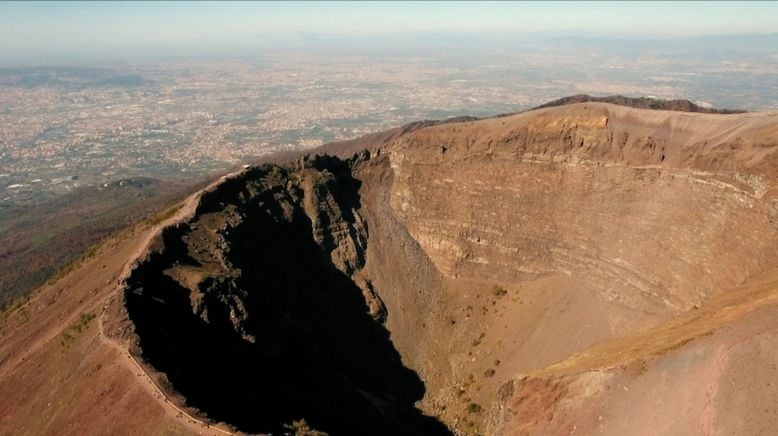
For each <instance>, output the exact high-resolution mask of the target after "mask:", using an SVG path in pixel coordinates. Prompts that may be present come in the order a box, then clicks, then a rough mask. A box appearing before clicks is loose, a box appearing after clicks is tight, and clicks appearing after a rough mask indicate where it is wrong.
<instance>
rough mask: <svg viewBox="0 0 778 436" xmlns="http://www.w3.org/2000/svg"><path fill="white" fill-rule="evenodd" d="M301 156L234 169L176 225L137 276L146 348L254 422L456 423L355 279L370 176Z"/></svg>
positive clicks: (224, 415) (198, 400)
mask: <svg viewBox="0 0 778 436" xmlns="http://www.w3.org/2000/svg"><path fill="white" fill-rule="evenodd" d="M297 165H298V166H297V167H296V168H293V169H283V168H280V167H269V166H266V167H262V168H258V169H252V170H249V171H247V172H245V173H244V174H242V175H241V176H239V177H238V178H236V179H231V180H227V181H226V182H224V183H223V184H222V185H221V186H219V187H218V188H217V189H215V190H213V191H211V192H209V193H206V194H204V196H203V198H202V200H201V202H200V205H199V207H198V210H197V212H196V214H195V216H194V217H193V218H192V219H190V220H188V221H187V222H186V223H182V224H179V225H177V226H175V227H169V228H167V229H166V230H165V231H164V232H163V235H162V238H161V240H160V241H157V243H156V246H155V248H154V249H153V250H152V251H151V252H150V253H149V255H148V256H147V257H146V259H145V260H144V261H142V262H141V263H140V264H139V265H138V266H137V267H136V269H135V270H134V271H133V273H132V275H131V277H130V278H129V279H128V282H127V292H126V305H127V310H128V313H129V316H130V319H131V320H132V321H133V323H134V325H135V331H136V333H137V339H138V343H137V345H139V349H138V348H136V349H135V352H136V354H137V353H139V354H140V355H141V357H142V358H143V359H144V360H145V361H146V362H147V363H148V364H150V365H151V366H153V367H154V368H155V369H156V370H158V371H160V372H161V373H164V374H165V375H166V377H167V380H168V381H169V383H170V387H171V388H172V389H173V390H174V391H175V392H177V393H179V394H180V395H182V396H183V397H184V398H185V402H186V405H187V406H189V407H191V408H195V409H199V410H200V411H201V412H202V413H203V414H204V415H206V416H207V417H209V418H211V419H213V420H215V421H223V422H226V423H228V424H231V425H233V426H234V427H236V428H238V429H239V430H241V431H246V432H252V433H254V432H273V433H274V434H279V433H283V432H289V431H291V430H290V424H292V423H293V422H294V421H299V420H301V419H304V420H305V422H306V423H307V424H308V425H310V427H312V428H314V429H316V430H320V431H325V432H330V433H333V434H447V433H448V431H447V429H446V427H445V426H443V425H442V424H440V423H439V422H438V421H437V420H435V419H433V418H430V417H427V416H424V415H423V414H422V413H421V412H420V411H419V410H418V409H416V408H415V406H414V403H415V402H416V401H418V400H420V399H421V398H422V396H423V394H424V385H423V383H422V381H421V380H420V378H419V377H418V376H417V375H416V373H415V372H413V371H412V370H410V369H408V368H406V367H405V366H403V364H402V362H401V359H400V355H399V354H398V352H397V351H396V350H395V348H394V347H393V345H392V342H391V341H390V339H389V332H388V331H387V330H386V328H385V327H384V326H383V325H382V323H381V322H380V321H381V316H382V314H381V310H372V311H371V310H370V308H369V307H368V306H367V304H366V299H365V297H364V296H363V294H364V290H363V289H361V288H360V286H358V285H357V284H356V283H355V281H354V279H353V273H354V271H356V270H358V269H359V268H360V267H361V266H362V265H363V263H364V252H365V248H366V243H367V227H366V224H365V223H364V221H363V220H362V219H361V217H360V216H359V214H358V210H359V208H360V204H359V201H360V199H359V195H358V189H359V182H358V181H357V180H355V179H353V178H352V177H351V175H350V172H349V171H350V170H349V168H348V165H347V163H345V162H342V161H339V160H337V159H330V158H315V159H312V160H305V161H300V162H298V164H297ZM367 286H369V284H368V285H367ZM364 287H365V285H364V284H363V286H362V288H364Z"/></svg>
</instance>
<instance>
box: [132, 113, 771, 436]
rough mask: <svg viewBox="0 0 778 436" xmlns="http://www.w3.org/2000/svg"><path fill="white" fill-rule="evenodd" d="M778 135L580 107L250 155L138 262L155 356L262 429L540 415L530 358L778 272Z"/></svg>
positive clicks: (738, 118)
mask: <svg viewBox="0 0 778 436" xmlns="http://www.w3.org/2000/svg"><path fill="white" fill-rule="evenodd" d="M717 117H718V118H717ZM776 130H777V129H776V127H775V123H774V122H772V120H767V121H765V120H764V119H762V118H759V117H756V116H750V115H732V116H729V115H728V116H716V115H699V114H693V115H692V114H679V113H669V112H649V111H640V110H635V109H627V108H616V107H614V106H610V105H605V104H588V105H584V104H580V105H573V106H569V107H562V108H553V109H548V110H541V111H536V112H531V113H526V114H521V115H517V116H513V117H508V118H496V119H490V120H483V121H477V122H463V123H455V124H448V125H442V126H433V127H428V128H424V129H421V130H418V131H415V132H411V133H408V134H404V135H403V136H400V137H399V138H393V139H392V142H391V143H385V144H378V145H375V146H373V147H369V148H368V149H367V150H365V151H362V152H359V153H357V155H355V156H354V157H353V158H349V159H340V158H336V157H325V156H315V157H306V158H303V159H300V160H298V161H296V162H294V163H290V164H289V165H286V166H263V167H258V168H252V169H249V170H247V171H245V172H243V173H242V174H241V175H239V176H236V177H234V178H231V179H228V180H225V181H224V182H223V183H221V184H220V185H219V186H218V187H217V188H216V189H214V190H213V191H211V192H208V193H205V194H204V195H203V197H202V199H201V202H200V205H199V207H198V209H197V212H196V214H195V216H194V217H192V218H191V219H189V220H187V221H186V222H182V223H180V224H178V225H176V226H173V227H169V228H167V229H166V230H165V231H164V233H163V235H162V237H161V238H160V240H159V241H157V243H156V244H155V246H154V248H153V249H152V250H151V251H150V252H149V253H148V254H147V255H146V257H145V258H144V259H142V260H141V261H140V262H139V263H138V265H137V266H136V267H135V269H134V270H133V272H132V274H131V276H130V278H129V279H128V280H127V284H126V292H125V300H126V309H127V314H128V316H129V319H130V320H131V321H132V325H133V329H134V333H133V335H134V336H133V337H134V338H135V347H134V348H133V353H135V354H136V355H138V356H140V357H142V359H144V360H145V361H146V362H147V363H148V365H150V366H151V367H153V368H154V369H155V370H156V371H159V372H160V373H161V374H163V375H164V376H165V377H166V379H167V381H168V382H169V386H168V388H169V389H170V390H171V391H172V392H176V393H178V394H180V395H181V396H182V397H183V398H184V401H185V403H186V405H187V406H189V407H191V408H195V409H198V410H199V411H200V412H201V413H202V414H203V415H205V416H207V417H208V418H210V419H213V420H217V421H224V422H226V423H228V424H230V425H232V426H234V427H235V428H237V429H239V430H241V431H245V432H274V433H276V434H277V433H283V432H285V431H292V430H290V429H289V427H288V426H287V425H288V424H291V423H292V422H293V421H296V420H300V419H305V421H306V422H307V423H308V424H309V425H310V426H311V427H313V428H315V429H317V430H321V431H325V432H330V433H332V434H446V433H448V432H454V433H458V434H471V433H472V434H477V433H484V432H497V433H510V432H511V428H514V429H524V430H526V429H527V427H526V425H525V424H526V423H525V422H523V421H521V420H522V419H524V418H526V419H530V418H531V417H527V416H525V415H526V413H525V412H522V411H520V410H513V409H510V410H508V409H505V408H504V407H506V405H507V404H514V405H515V403H516V402H517V401H518V400H517V399H516V398H513V396H514V395H520V394H521V393H520V392H515V390H517V389H518V388H516V389H514V387H515V386H520V384H515V383H514V381H513V380H514V378H515V377H516V376H517V375H518V374H523V373H530V372H532V371H535V370H538V369H541V368H544V367H547V366H548V365H551V364H554V363H556V362H559V361H562V360H564V359H565V358H567V357H568V356H570V355H572V354H574V353H578V352H581V351H584V350H586V349H588V348H590V347H591V346H593V345H594V344H597V343H601V342H603V341H608V340H611V339H614V338H622V337H629V336H630V335H636V334H640V333H641V332H645V331H648V330H649V329H651V328H653V327H655V326H658V325H660V324H661V323H663V322H667V321H668V320H671V319H673V318H675V317H678V316H679V315H682V314H685V313H690V312H691V311H695V310H697V309H699V308H701V307H705V305H706V304H707V303H708V302H709V301H712V300H713V299H716V298H717V297H718V296H719V295H721V294H723V293H725V292H726V291H728V290H730V289H733V288H736V287H738V286H739V285H741V284H742V283H744V282H747V281H748V280H749V278H750V277H752V276H753V275H755V274H756V273H759V272H763V271H766V270H770V269H772V268H775V267H776V263H777V262H778V236H776V229H777V228H778V224H776V222H777V221H776V220H777V219H778V203H777V202H776V197H777V196H778V193H777V191H776V188H775V179H776V169H778V165H776V163H777V162H778V159H777V158H776V156H777V154H776V146H775V144H776V141H775V138H776V137H777V136H778V134H777V132H776ZM390 333H391V335H390ZM422 380H423V381H422ZM531 383H540V384H541V385H543V386H549V383H551V384H553V382H549V381H545V382H544V381H537V382H535V381H526V382H524V384H525V385H527V386H530V385H531ZM543 383H545V384H543ZM501 386H503V387H502V389H501V388H500V387H501ZM560 389H561V388H560ZM498 392H499V394H498ZM566 392H567V391H565V393H560V394H559V395H557V396H556V397H553V396H552V397H549V398H546V397H538V398H535V399H534V400H533V401H534V402H532V404H535V405H537V404H540V403H543V402H544V401H545V402H549V404H546V405H545V406H543V407H542V413H545V414H548V413H549V411H551V410H553V408H554V407H555V406H554V401H558V400H559V398H561V396H564V395H566ZM517 398H518V397H517ZM522 398H523V397H522ZM522 401H524V400H522ZM528 401H529V400H528ZM538 402H540V403H538ZM525 403H526V402H525ZM523 404H524V403H523ZM543 404H545V403H543ZM511 407H514V409H515V408H516V407H518V406H511ZM537 407H540V406H537ZM506 410H507V411H506ZM511 410H513V411H512V412H511ZM539 410H540V409H539ZM498 412H499V413H498ZM522 413H525V415H522ZM538 413H540V412H538ZM552 415H553V413H552ZM522 416H524V418H521V417H522ZM544 416H545V415H544ZM433 417H434V418H433ZM549 419H550V418H549ZM511 426H513V427H511ZM557 430H558V429H557ZM544 431H552V432H553V431H555V429H554V428H550V429H549V428H547V429H545V430H544Z"/></svg>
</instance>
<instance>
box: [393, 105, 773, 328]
mask: <svg viewBox="0 0 778 436" xmlns="http://www.w3.org/2000/svg"><path fill="white" fill-rule="evenodd" d="M560 112H563V111H560V110H557V111H555V112H554V114H553V119H551V118H549V117H543V116H542V115H541V116H538V114H531V115H532V116H531V117H530V116H524V117H523V118H524V119H526V120H527V122H524V123H520V122H515V121H514V125H513V126H512V127H511V128H510V129H488V128H487V127H486V126H485V125H486V124H487V123H492V124H494V123H498V122H499V121H495V120H487V121H485V122H483V123H477V124H472V125H459V126H457V127H452V128H450V129H439V128H432V129H426V130H424V131H421V132H419V133H418V134H415V135H411V136H409V137H407V138H404V139H403V140H401V141H399V142H398V144H396V146H395V147H394V148H393V149H392V154H391V161H392V168H393V169H394V171H395V173H396V177H395V187H394V188H393V197H392V207H393V209H394V210H395V211H397V214H398V216H399V217H401V219H402V220H403V222H404V223H405V224H406V226H407V228H408V229H409V230H410V232H411V233H412V234H413V236H414V237H415V239H416V240H418V241H419V243H420V244H421V245H422V246H423V247H424V249H425V251H426V252H427V253H429V254H430V256H431V257H432V259H433V260H434V262H435V264H436V265H437V266H438V268H439V269H440V271H442V272H443V273H445V274H446V275H448V276H451V277H471V278H472V277H493V278H494V280H497V281H500V282H507V283H512V282H517V281H522V280H527V279H531V278H533V277H537V276H542V275H544V274H554V273H562V274H565V275H568V276H571V277H575V278H576V279H577V280H578V281H580V282H581V285H582V288H586V289H588V290H590V291H597V292H600V293H602V294H603V295H604V296H605V298H606V299H608V300H610V301H616V302H619V303H621V304H624V305H626V306H628V307H630V308H632V309H638V310H649V311H652V312H654V313H667V312H668V310H669V311H670V312H680V311H683V310H688V309H690V308H691V307H693V306H695V305H700V304H701V303H702V302H704V301H705V300H706V299H707V298H709V297H711V296H712V295H714V294H715V293H716V292H719V291H721V290H724V289H727V288H730V287H732V286H735V285H737V284H739V283H742V282H743V281H744V280H745V279H746V278H747V277H749V276H751V275H752V274H754V273H755V272H758V271H761V270H762V269H764V268H766V267H768V266H772V265H774V263H775V260H774V259H775V258H776V254H778V251H776V249H777V248H778V244H776V242H778V241H777V240H776V232H775V230H776V223H775V215H776V209H775V202H774V201H772V200H774V199H771V198H765V194H766V193H767V187H768V186H770V184H769V182H768V181H769V180H770V179H774V174H770V173H769V172H768V173H761V174H760V172H759V171H760V169H759V168H753V167H755V166H756V165H754V163H760V164H761V163H763V162H760V161H761V160H762V159H761V157H762V156H761V154H762V153H764V151H766V150H768V149H771V148H772V149H773V150H774V146H770V145H768V144H749V145H745V144H744V143H743V142H744V140H743V139H742V138H739V137H735V136H730V137H729V138H724V139H719V141H718V143H713V144H710V143H707V141H701V142H688V141H693V137H694V136H695V135H698V134H699V132H698V130H699V129H700V128H701V126H700V125H703V124H704V121H703V120H688V121H689V123H690V125H688V126H679V127H671V129H672V130H671V131H670V132H663V131H659V132H656V131H655V132H654V133H653V134H652V135H650V136H644V135H641V134H635V133H634V132H635V131H636V130H637V131H638V133H642V132H639V130H640V129H643V130H645V131H647V132H648V131H650V129H651V128H652V127H653V126H650V123H645V124H648V126H639V125H638V126H636V125H635V123H634V122H630V123H629V124H630V125H626V124H627V123H628V121H627V122H625V120H623V119H618V118H617V119H616V120H615V122H613V123H612V124H611V125H609V118H612V116H609V115H610V114H609V113H608V109H607V107H604V106H594V107H591V108H590V109H589V110H588V111H585V112H584V113H583V114H581V111H580V110H579V111H577V113H576V114H575V115H574V116H570V115H567V114H564V113H562V114H560ZM678 117H680V115H675V116H673V117H671V116H667V117H666V121H665V122H671V121H673V120H674V119H677V118H678ZM521 119H522V117H518V118H517V120H521ZM657 124H660V123H657ZM660 126H661V124H660ZM657 127H659V126H656V127H653V128H654V129H656V128H657ZM456 129H460V130H461V133H460V134H458V135H456V134H454V135H452V134H451V130H456ZM758 139H762V138H758ZM711 142H713V139H711ZM736 147H741V148H752V149H754V150H753V153H750V154H749V153H742V154H740V155H738V153H732V152H731V150H732V149H735V148H736ZM725 150H729V151H730V152H729V154H727V155H725V154H724V153H723V151H725ZM717 155H718V156H717ZM719 156H720V157H719ZM774 156H775V155H774V154H773V155H772V157H773V158H774ZM749 159H750V160H751V162H749V161H748V160H749ZM752 170H756V172H755V171H752ZM762 171H763V170H762ZM732 229H740V230H741V231H732ZM746 229H747V230H746ZM646 253H652V255H649V256H647V255H646Z"/></svg>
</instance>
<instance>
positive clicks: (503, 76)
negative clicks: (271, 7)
mask: <svg viewBox="0 0 778 436" xmlns="http://www.w3.org/2000/svg"><path fill="white" fill-rule="evenodd" d="M773 39H775V38H773ZM734 43H737V41H735V42H734ZM481 44H482V42H481ZM501 44H503V46H500V47H496V48H495V49H494V50H492V51H489V50H485V51H481V52H475V51H468V48H467V46H465V47H464V48H463V49H462V50H440V51H439V53H438V54H437V55H430V54H429V53H425V52H423V51H420V52H419V54H413V55H402V56H400V55H392V54H381V55H371V54H365V55H361V56H356V55H343V54H337V53H336V54H329V55H327V54H318V55H316V54H311V53H300V54H298V55H290V54H289V53H268V54H264V55H262V56H261V57H258V58H256V59H249V60H245V59H243V60H229V61H224V60H222V61H218V62H217V61H207V60H196V61H184V60H182V61H177V62H169V63H164V64H162V63H161V64H155V65H147V66H131V67H130V66H121V67H100V68H93V67H90V68H87V67H46V68H5V69H0V208H2V207H7V206H9V205H20V204H29V203H35V202H39V201H41V200H44V199H46V198H50V197H52V196H56V195H58V194H61V193H65V192H68V191H69V190H71V189H73V188H74V187H77V186H83V185H94V186H101V185H102V184H106V183H109V182H111V181H115V180H119V179H122V178H127V177H134V176H150V177H155V178H161V179H182V178H190V177H196V176H201V175H204V174H208V173H212V172H216V171H219V170H224V169H226V168H228V167H230V166H232V165H234V164H236V163H240V162H244V161H246V160H250V159H252V158H255V157H258V156H262V155H265V154H268V153H273V152H276V151H279V150H300V149H309V148H312V147H315V146H318V145H321V144H324V143H326V142H329V141H335V140H341V139H348V138H353V137H357V136H360V135H362V134H365V133H369V132H373V131H378V130H382V129H386V128H389V127H393V126H397V125H401V124H404V123H407V122H410V121H415V120H420V119H441V118H447V117H452V116H459V115H473V116H477V117H484V116H491V115H496V114H500V113H508V112H516V111H520V110H525V109H528V108H531V107H533V106H536V105H539V104H542V103H544V102H546V101H549V100H552V99H556V98H559V97H562V96H566V95H572V94H579V93H590V94H594V95H611V94H623V95H629V96H653V97H658V98H688V99H690V100H692V101H694V102H696V103H698V104H701V105H704V106H707V105H712V106H716V107H722V108H732V109H745V110H775V109H778V79H776V78H778V54H777V53H775V51H774V50H773V52H770V50H769V49H766V50H755V51H753V53H751V54H749V52H746V53H745V54H744V53H743V52H738V53H737V55H731V56H730V55H728V54H727V52H726V51H723V52H722V51H717V52H713V51H706V50H704V49H697V48H692V49H689V48H687V49H684V48H683V47H687V46H693V47H696V46H694V44H687V46H683V45H681V47H682V49H680V50H678V51H675V52H673V51H671V50H664V51H662V52H661V53H662V55H661V56H660V55H658V54H656V53H657V52H656V50H654V49H652V47H654V46H655V44H659V43H653V44H654V45H652V44H648V43H646V44H643V45H640V46H637V47H631V46H630V49H629V50H627V49H625V48H624V47H625V44H626V45H628V43H615V42H613V41H603V40H579V39H557V40H553V41H550V42H547V44H549V45H548V46H544V45H543V44H540V43H533V44H526V45H523V46H521V48H516V47H508V46H509V45H510V44H509V42H505V41H502V42H501ZM506 45H507V46H506ZM517 46H519V44H517ZM625 53H629V54H625Z"/></svg>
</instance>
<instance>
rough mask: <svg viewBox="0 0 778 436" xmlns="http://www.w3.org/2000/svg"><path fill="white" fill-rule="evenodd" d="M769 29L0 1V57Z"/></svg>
mask: <svg viewBox="0 0 778 436" xmlns="http://www.w3.org/2000/svg"><path fill="white" fill-rule="evenodd" d="M776 28H778V3H777V2H682V3H678V2H604V3H598V2H537V3H535V2H494V3H492V2H475V3H469V2H451V3H449V2H419V3H410V2H397V3H393V2H365V3H342V2H333V3H318V2H301V3H294V2H282V3H274V2H267V3H247V2H235V3H207V2H196V3H184V2H171V3H162V2H132V3H128V2H40V3H32V2H0V56H5V57H6V58H12V57H13V56H18V55H20V54H23V53H27V54H29V53H36V52H37V53H40V54H41V55H44V54H45V53H49V52H57V53H68V52H69V51H73V52H79V53H86V52H89V51H90V50H91V51H95V52H98V51H100V50H111V49H112V48H126V47H130V46H138V47H143V46H149V45H160V46H166V45H167V46H170V45H174V46H175V45H177V44H178V45H181V44H187V43H190V44H195V43H199V42H202V41H210V42H211V43H214V44H216V43H223V44H229V43H231V42H234V41H243V42H245V41H246V40H247V39H250V38H251V37H252V35H258V34H268V33H271V34H276V35H284V34H289V33H296V32H297V33H299V32H308V33H325V34H327V33H337V34H342V35H347V36H359V37H368V38H369V37H370V36H379V35H384V36H385V35H390V36H391V35H402V34H413V33H425V32H430V33H438V34H440V33H443V34H445V33H447V32H452V33H453V32H456V33H485V32H510V33H513V32H515V33H542V34H561V35H572V34H580V33H586V34H605V35H610V36H657V37H675V36H692V35H710V34H730V33H764V32H774V31H776Z"/></svg>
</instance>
